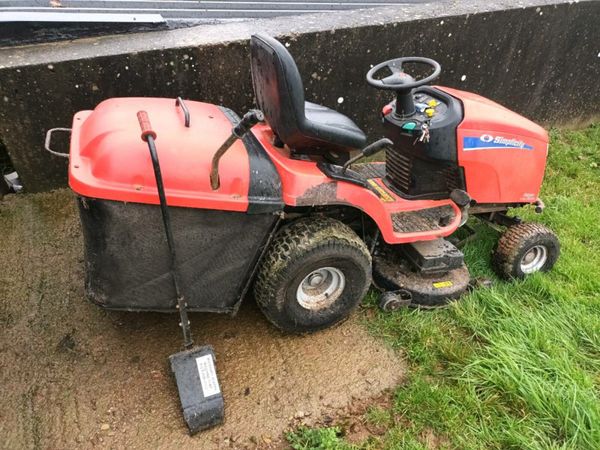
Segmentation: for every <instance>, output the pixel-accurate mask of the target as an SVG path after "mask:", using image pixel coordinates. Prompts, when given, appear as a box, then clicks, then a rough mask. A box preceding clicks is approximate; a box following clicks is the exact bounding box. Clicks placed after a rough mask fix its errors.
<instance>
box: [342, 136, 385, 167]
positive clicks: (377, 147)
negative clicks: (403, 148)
mask: <svg viewBox="0 0 600 450" xmlns="http://www.w3.org/2000/svg"><path fill="white" fill-rule="evenodd" d="M392 145H394V143H393V142H392V141H391V140H389V139H387V138H383V139H379V140H378V141H375V142H373V143H372V144H369V145H367V146H366V147H365V148H363V149H362V150H361V151H360V153H359V154H358V155H356V156H353V157H352V158H350V159H349V160H348V161H346V162H345V164H344V165H343V166H342V174H344V173H346V170H347V169H348V167H350V166H351V165H352V164H354V163H355V162H356V161H358V160H359V159H362V158H366V157H368V156H373V155H374V154H375V153H378V152H380V151H381V150H383V149H384V148H387V147H391V146H392Z"/></svg>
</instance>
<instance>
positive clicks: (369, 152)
mask: <svg viewBox="0 0 600 450" xmlns="http://www.w3.org/2000/svg"><path fill="white" fill-rule="evenodd" d="M392 145H394V143H393V142H392V141H391V140H389V139H388V138H383V139H379V140H378V141H375V142H373V143H372V144H369V145H367V146H366V147H365V148H363V149H362V150H361V151H360V152H361V153H362V155H363V156H364V157H367V156H373V155H374V154H375V153H377V152H379V151H381V150H383V149H384V148H386V147H391V146H392Z"/></svg>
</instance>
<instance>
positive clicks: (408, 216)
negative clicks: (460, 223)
mask: <svg viewBox="0 0 600 450" xmlns="http://www.w3.org/2000/svg"><path fill="white" fill-rule="evenodd" d="M454 215H455V214H454V209H453V208H452V206H450V205H442V206H436V207H435V208H427V209H420V210H417V211H402V212H397V213H395V214H392V224H393V226H394V231H395V232H396V233H415V232H419V231H429V230H439V229H440V228H443V227H445V226H447V225H448V224H449V223H450V222H452V220H453V219H454Z"/></svg>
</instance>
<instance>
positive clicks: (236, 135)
mask: <svg viewBox="0 0 600 450" xmlns="http://www.w3.org/2000/svg"><path fill="white" fill-rule="evenodd" d="M264 120H265V116H264V114H263V113H262V111H259V110H258V109H251V110H250V111H248V112H247V113H246V114H244V117H242V120H240V122H239V123H238V124H237V125H236V126H235V127H233V129H232V130H231V135H230V136H229V137H228V138H227V139H226V140H225V142H223V144H222V145H221V147H219V150H217V152H216V153H215V154H214V156H213V159H212V164H211V170H210V187H211V188H212V190H213V191H216V190H217V189H219V185H220V182H219V161H220V160H221V157H222V156H223V155H224V154H225V152H227V150H229V148H230V147H231V146H232V145H233V144H234V142H235V141H237V140H238V139H242V138H243V137H244V135H245V134H246V133H248V131H250V129H251V128H252V127H253V126H254V125H256V124H257V123H259V122H264Z"/></svg>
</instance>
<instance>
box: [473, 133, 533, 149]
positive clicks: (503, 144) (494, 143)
mask: <svg viewBox="0 0 600 450" xmlns="http://www.w3.org/2000/svg"><path fill="white" fill-rule="evenodd" d="M493 149H518V150H533V147H532V146H531V145H527V144H526V143H525V142H523V141H521V140H519V139H509V138H505V137H502V136H492V135H490V134H482V135H481V136H465V137H463V150H465V151H469V150H493Z"/></svg>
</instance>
